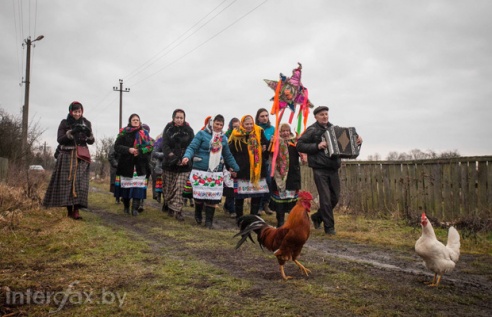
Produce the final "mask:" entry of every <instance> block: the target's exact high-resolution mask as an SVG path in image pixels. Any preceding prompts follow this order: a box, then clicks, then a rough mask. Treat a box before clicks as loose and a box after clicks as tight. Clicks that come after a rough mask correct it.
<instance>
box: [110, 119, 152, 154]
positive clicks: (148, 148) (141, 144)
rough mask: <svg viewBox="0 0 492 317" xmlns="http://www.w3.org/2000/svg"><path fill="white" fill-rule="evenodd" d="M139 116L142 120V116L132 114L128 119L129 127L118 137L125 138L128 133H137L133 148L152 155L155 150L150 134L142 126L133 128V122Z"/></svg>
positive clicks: (121, 131)
mask: <svg viewBox="0 0 492 317" xmlns="http://www.w3.org/2000/svg"><path fill="white" fill-rule="evenodd" d="M135 116H137V117H138V118H139V119H140V116H139V115H137V114H135V113H134V114H132V115H131V116H130V118H129V119H128V125H127V126H126V127H124V128H121V130H120V132H119V134H118V136H123V135H125V134H128V133H132V132H135V131H137V132H136V133H135V140H134V141H133V147H134V148H136V149H138V150H140V151H141V152H142V154H146V153H150V152H152V150H153V148H154V147H153V143H154V142H153V141H152V139H151V138H150V135H149V132H147V130H145V129H143V128H142V125H139V126H138V127H133V126H132V125H131V120H132V118H133V117H135Z"/></svg>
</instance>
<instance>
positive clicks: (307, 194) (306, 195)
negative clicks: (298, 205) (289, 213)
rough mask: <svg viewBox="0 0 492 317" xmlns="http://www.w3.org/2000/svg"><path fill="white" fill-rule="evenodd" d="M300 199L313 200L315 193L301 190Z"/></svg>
mask: <svg viewBox="0 0 492 317" xmlns="http://www.w3.org/2000/svg"><path fill="white" fill-rule="evenodd" d="M299 199H301V200H313V195H311V193H310V192H307V191H304V190H303V191H300V192H299Z"/></svg>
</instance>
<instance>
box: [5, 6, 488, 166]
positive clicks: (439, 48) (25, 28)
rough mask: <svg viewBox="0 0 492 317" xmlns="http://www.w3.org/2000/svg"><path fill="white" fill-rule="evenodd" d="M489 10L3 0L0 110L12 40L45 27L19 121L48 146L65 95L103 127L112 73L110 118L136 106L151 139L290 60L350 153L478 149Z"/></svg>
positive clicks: (258, 95) (16, 94) (257, 90)
mask: <svg viewBox="0 0 492 317" xmlns="http://www.w3.org/2000/svg"><path fill="white" fill-rule="evenodd" d="M491 16H492V1H488V0H470V1H448V0H442V1H433V0H425V1H424V0H417V1H410V0H408V1H398V0H391V1H390V0H386V1H371V0H364V1H362V0H360V1H353V0H343V1H331V0H305V1H292V0H269V1H268V0H267V1H265V0H248V1H246V0H236V1H234V0H226V1H224V0H200V1H198V0H194V1H192V0H181V1H146V0H142V1H129V0H120V1H108V0H85V1H63V0H52V1H35V0H2V1H0V38H1V39H2V41H1V43H0V48H1V49H0V61H1V62H0V108H2V109H4V110H5V111H7V112H8V113H11V114H13V115H16V116H21V107H22V105H23V103H24V86H19V83H20V82H21V81H22V78H23V77H24V76H25V64H26V63H25V59H26V57H25V52H26V50H25V49H24V48H23V47H22V43H23V42H24V39H26V38H27V37H28V36H31V37H32V38H33V39H34V38H36V37H37V36H38V35H44V36H45V38H44V39H43V40H41V41H39V42H36V43H35V47H33V48H32V64H31V86H30V88H31V89H30V92H31V94H30V107H29V114H30V115H29V119H30V122H31V123H33V122H39V125H40V126H41V127H42V128H44V129H46V131H45V132H44V134H43V136H42V141H46V142H47V143H48V144H49V145H51V146H54V145H56V131H57V128H58V124H59V123H60V121H61V120H62V119H63V118H65V117H66V115H67V109H68V105H69V104H70V103H71V102H72V101H73V100H78V101H80V102H81V103H82V104H83V105H84V108H85V112H84V116H85V117H86V118H88V119H89V120H90V121H91V122H92V124H93V129H94V133H95V136H96V138H103V137H114V136H115V135H116V134H117V131H118V122H119V93H118V92H114V91H113V86H118V85H119V82H118V80H119V79H123V80H124V88H130V92H128V93H124V94H123V108H124V109H123V125H126V123H127V120H128V117H129V115H130V114H131V113H134V112H135V113H138V114H139V115H140V117H141V119H142V121H143V122H145V123H147V124H149V126H150V128H151V135H152V136H154V137H155V136H156V135H157V134H159V133H160V132H161V131H162V129H163V127H164V126H165V124H166V123H167V122H169V121H170V120H171V114H172V111H173V110H174V109H175V108H183V109H185V111H186V115H187V121H188V122H189V123H190V124H191V126H192V127H193V128H194V129H195V130H198V129H199V128H201V126H202V124H203V120H204V118H205V117H206V116H207V115H214V114H217V113H221V114H223V115H224V116H225V117H226V120H227V121H228V120H229V119H230V118H232V117H233V116H236V117H239V118H240V117H242V116H243V115H245V114H251V115H253V116H254V115H255V114H256V110H257V109H258V108H260V107H264V108H267V109H270V108H271V104H272V103H271V101H270V98H271V97H272V96H273V91H272V90H271V89H270V88H268V86H267V85H266V84H265V83H264V81H263V79H273V80H277V79H278V75H279V73H283V74H285V75H290V74H291V70H292V69H293V68H294V67H296V65H297V62H300V63H302V65H303V74H302V82H303V84H304V86H305V87H307V88H308V90H309V98H310V100H311V101H312V103H313V104H314V105H327V106H329V107H330V121H331V122H332V123H334V124H337V125H340V126H354V127H356V128H357V131H358V132H359V134H361V135H362V137H363V138H364V145H363V147H362V152H361V156H360V158H361V159H365V158H366V157H367V156H368V155H373V154H375V153H379V154H380V155H381V156H382V158H385V157H386V155H387V154H388V152H390V151H397V152H408V151H410V150H411V149H415V148H418V149H421V150H423V151H427V150H429V149H430V150H433V151H436V152H442V151H452V150H458V151H459V153H460V154H461V155H464V156H474V155H490V154H492V151H491V146H490V144H491V142H490V140H489V139H490V137H491V136H492V125H491V124H490V121H491V119H492V109H491V100H492V41H491V40H490V38H491V37H490V34H491V31H492V19H491ZM284 117H288V116H284ZM271 120H272V121H273V120H274V118H273V116H271ZM284 121H285V120H284ZM313 122H314V119H313V115H312V114H310V118H309V122H308V123H309V124H311V123H313ZM93 150H94V151H95V147H93Z"/></svg>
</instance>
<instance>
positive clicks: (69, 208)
mask: <svg viewBox="0 0 492 317" xmlns="http://www.w3.org/2000/svg"><path fill="white" fill-rule="evenodd" d="M67 216H68V218H72V219H73V209H72V206H67Z"/></svg>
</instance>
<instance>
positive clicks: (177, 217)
mask: <svg viewBox="0 0 492 317" xmlns="http://www.w3.org/2000/svg"><path fill="white" fill-rule="evenodd" d="M176 220H178V221H184V220H185V219H184V217H183V214H182V213H181V211H176Z"/></svg>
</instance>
